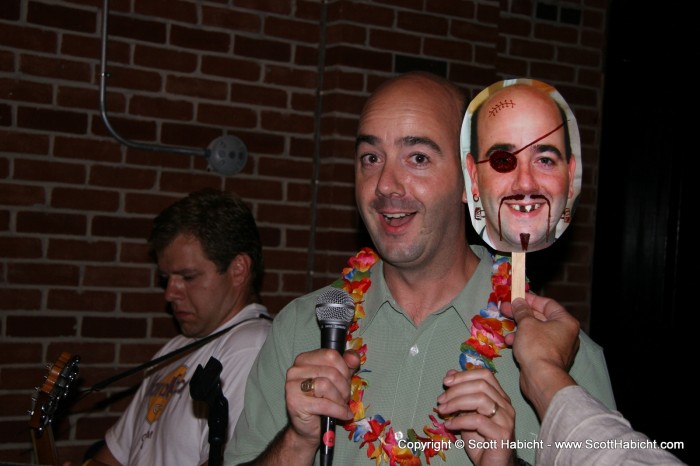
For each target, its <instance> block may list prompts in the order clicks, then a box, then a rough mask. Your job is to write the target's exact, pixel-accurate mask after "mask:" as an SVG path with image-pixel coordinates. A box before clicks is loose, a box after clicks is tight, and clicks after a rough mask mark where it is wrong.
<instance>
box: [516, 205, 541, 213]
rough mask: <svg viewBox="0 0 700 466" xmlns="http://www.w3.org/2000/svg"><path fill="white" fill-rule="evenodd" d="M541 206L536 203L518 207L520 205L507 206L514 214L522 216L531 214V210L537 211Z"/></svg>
mask: <svg viewBox="0 0 700 466" xmlns="http://www.w3.org/2000/svg"><path fill="white" fill-rule="evenodd" d="M542 205H543V204H541V203H537V204H525V205H520V204H508V207H510V208H511V209H513V210H514V211H516V212H520V213H523V214H527V213H530V212H532V211H533V210H537V209H539V208H540V207H542Z"/></svg>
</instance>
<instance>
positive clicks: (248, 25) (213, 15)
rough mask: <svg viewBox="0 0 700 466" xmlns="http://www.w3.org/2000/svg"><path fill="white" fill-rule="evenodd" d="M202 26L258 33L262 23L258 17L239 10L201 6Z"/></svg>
mask: <svg viewBox="0 0 700 466" xmlns="http://www.w3.org/2000/svg"><path fill="white" fill-rule="evenodd" d="M201 8H202V24H203V25H205V26H214V27H219V28H222V29H226V30H229V31H238V32H255V33H259V32H260V31H261V28H262V21H261V18H260V16H259V15H257V14H253V13H249V12H246V11H242V10H240V9H236V10H234V9H232V8H219V7H211V6H207V5H201Z"/></svg>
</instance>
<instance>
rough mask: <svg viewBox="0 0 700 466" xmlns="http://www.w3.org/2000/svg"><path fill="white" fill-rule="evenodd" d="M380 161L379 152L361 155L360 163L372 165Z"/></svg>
mask: <svg viewBox="0 0 700 466" xmlns="http://www.w3.org/2000/svg"><path fill="white" fill-rule="evenodd" d="M378 161H379V157H377V154H363V155H361V156H360V163H362V164H363V165H370V164H374V163H377V162H378Z"/></svg>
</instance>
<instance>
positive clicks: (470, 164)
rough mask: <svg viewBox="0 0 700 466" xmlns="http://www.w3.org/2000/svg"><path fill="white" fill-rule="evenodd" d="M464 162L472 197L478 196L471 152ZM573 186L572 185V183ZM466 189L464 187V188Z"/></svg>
mask: <svg viewBox="0 0 700 466" xmlns="http://www.w3.org/2000/svg"><path fill="white" fill-rule="evenodd" d="M465 163H466V164H467V166H466V167H465V168H466V171H467V174H468V175H469V179H470V180H471V182H472V198H476V197H479V176H478V174H477V171H476V162H475V161H474V156H473V155H472V153H471V152H469V153H468V154H467V157H466V159H465ZM572 186H573V185H572ZM465 191H466V189H465ZM466 194H467V193H466V192H465V193H464V195H465V199H464V202H467V199H466Z"/></svg>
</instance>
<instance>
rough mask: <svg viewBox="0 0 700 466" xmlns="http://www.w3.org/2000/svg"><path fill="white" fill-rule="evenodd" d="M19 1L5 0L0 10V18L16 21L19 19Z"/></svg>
mask: <svg viewBox="0 0 700 466" xmlns="http://www.w3.org/2000/svg"><path fill="white" fill-rule="evenodd" d="M20 6H21V0H5V1H3V2H2V8H0V18H2V19H6V20H8V21H17V20H18V19H19V18H20V16H19V15H20Z"/></svg>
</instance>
